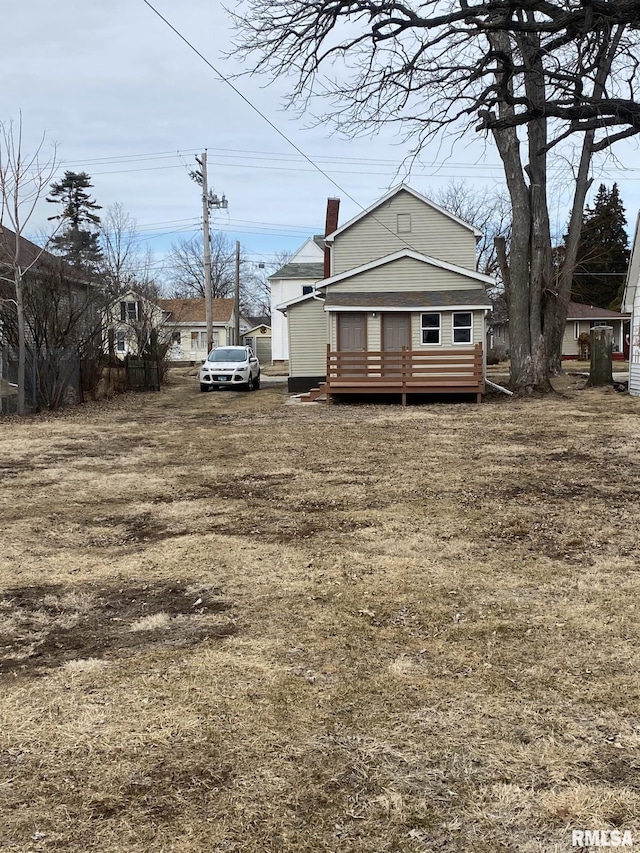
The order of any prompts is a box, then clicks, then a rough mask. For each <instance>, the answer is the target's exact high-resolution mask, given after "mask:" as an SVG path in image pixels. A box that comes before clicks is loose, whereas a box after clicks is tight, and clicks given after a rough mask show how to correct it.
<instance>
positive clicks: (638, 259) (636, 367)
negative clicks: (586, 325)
mask: <svg viewBox="0 0 640 853" xmlns="http://www.w3.org/2000/svg"><path fill="white" fill-rule="evenodd" d="M622 310H623V311H628V312H629V313H630V314H631V328H630V333H629V338H630V340H629V393H630V394H633V396H634V397H640V213H639V214H638V218H637V220H636V230H635V234H634V238H633V245H632V247H631V259H630V261H629V270H628V272H627V281H626V285H625V289H624V296H623V297H622Z"/></svg>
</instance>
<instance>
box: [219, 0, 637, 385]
mask: <svg viewBox="0 0 640 853" xmlns="http://www.w3.org/2000/svg"><path fill="white" fill-rule="evenodd" d="M234 17H235V21H236V25H237V27H238V33H239V36H238V39H237V43H236V45H235V49H236V51H239V53H240V56H241V57H242V58H244V59H248V60H249V61H250V64H251V68H252V70H253V71H254V72H263V71H265V70H268V71H270V72H271V73H272V74H274V75H279V76H284V75H287V74H288V75H291V74H294V78H293V82H292V87H291V92H290V100H291V102H292V103H297V104H299V105H301V106H302V108H306V107H307V106H308V103H309V100H310V99H311V98H314V97H316V96H320V97H325V98H327V99H328V102H329V103H330V104H331V107H330V108H329V112H328V114H325V115H321V116H319V120H320V121H323V122H324V121H333V122H335V124H336V126H337V128H338V129H339V130H340V131H341V132H343V133H346V134H351V135H356V134H360V133H363V132H375V131H376V130H377V129H379V128H381V127H382V126H385V125H387V126H389V125H391V126H397V127H398V129H399V131H400V132H401V133H402V132H403V133H405V136H406V137H407V141H408V142H410V143H411V145H412V148H413V156H415V157H418V156H419V154H420V152H421V151H422V150H423V148H424V147H425V146H426V144H427V143H428V142H429V141H430V140H432V139H434V138H435V137H437V136H440V135H441V133H443V132H445V133H455V134H467V133H473V132H475V133H478V134H480V135H481V136H482V137H484V138H487V137H491V138H492V139H493V142H494V143H495V145H496V148H497V150H498V152H499V155H500V158H501V160H502V165H503V169H504V174H505V179H506V184H507V188H508V192H509V197H510V202H511V220H512V231H511V240H510V251H509V254H508V256H507V255H506V254H505V255H504V258H503V260H504V263H505V276H504V277H505V284H506V285H507V287H508V288H509V304H510V336H511V341H512V346H511V371H512V384H513V386H514V387H515V388H516V389H517V390H518V391H521V392H523V393H528V392H531V391H533V390H534V389H536V388H538V389H542V390H547V389H549V388H550V381H549V380H550V376H551V375H552V374H553V373H554V372H555V371H557V370H559V369H560V354H561V341H562V331H563V328H564V325H565V322H566V311H567V304H568V301H569V297H570V292H571V279H572V274H573V269H574V265H575V258H576V251H577V245H578V241H579V236H580V227H581V223H582V211H583V208H584V203H585V198H586V194H587V192H588V189H589V187H590V184H591V167H592V162H593V158H594V156H595V155H597V154H598V153H600V152H606V151H607V150H608V149H609V148H610V147H611V146H612V145H613V144H614V143H616V142H617V141H618V140H620V139H624V138H626V137H630V136H633V135H635V134H637V133H639V132H640V105H639V104H638V103H637V101H636V91H637V86H638V82H639V80H638V77H639V75H640V63H638V61H637V56H638V49H639V46H640V36H639V35H638V11H637V0H620V2H615V3H613V2H603V3H597V4H593V3H577V2H576V3H570V4H569V3H566V2H565V0H523V2H519V3H514V2H511V0H457V2H452V3H450V4H444V5H443V4H442V3H441V2H439V0H426V2H420V3H417V2H415V3H411V2H408V3H396V2H391V3H389V2H387V0H336V2H333V3H315V2H312V0H248V8H247V11H246V13H243V14H240V13H237V14H235V15H234ZM325 69H327V71H328V72H330V73H328V74H327V75H325V74H324V73H323V72H324V70H325ZM320 75H322V76H320ZM567 157H569V159H570V160H571V161H572V169H571V189H572V195H573V200H572V203H571V214H570V218H569V224H568V229H567V234H568V237H567V247H566V252H565V254H564V261H563V266H562V268H560V269H557V268H556V266H555V265H554V256H553V247H552V235H551V226H550V216H549V195H550V192H552V191H553V189H554V188H553V187H550V182H549V178H548V167H549V163H550V162H555V163H558V162H560V161H561V160H562V161H563V162H566V158H567ZM552 158H555V160H554V159H552ZM563 158H564V159H563ZM503 248H504V247H503Z"/></svg>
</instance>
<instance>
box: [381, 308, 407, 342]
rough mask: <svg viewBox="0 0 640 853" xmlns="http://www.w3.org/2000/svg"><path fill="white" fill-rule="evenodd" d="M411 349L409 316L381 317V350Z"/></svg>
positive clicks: (393, 315)
mask: <svg viewBox="0 0 640 853" xmlns="http://www.w3.org/2000/svg"><path fill="white" fill-rule="evenodd" d="M403 347H404V348H405V349H411V320H410V317H409V314H401V313H396V312H393V313H389V314H383V315H382V349H383V350H401V349H402V348H403Z"/></svg>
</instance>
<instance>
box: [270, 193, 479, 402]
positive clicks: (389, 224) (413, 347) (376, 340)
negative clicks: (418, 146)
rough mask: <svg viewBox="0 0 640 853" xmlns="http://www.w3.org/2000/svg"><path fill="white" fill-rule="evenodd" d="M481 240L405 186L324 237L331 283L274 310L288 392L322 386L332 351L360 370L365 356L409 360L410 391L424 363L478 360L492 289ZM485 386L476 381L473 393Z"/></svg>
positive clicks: (468, 227) (326, 280)
mask: <svg viewBox="0 0 640 853" xmlns="http://www.w3.org/2000/svg"><path fill="white" fill-rule="evenodd" d="M479 237H480V232H479V231H478V230H477V229H476V228H474V227H473V226H472V225H470V224H469V223H467V222H464V221H463V220H461V219H459V218H458V217H457V216H454V215H453V214H451V213H449V212H448V211H446V210H444V209H443V208H441V207H440V206H439V205H437V204H435V203H434V202H432V201H430V200H429V199H427V198H426V197H425V196H423V195H421V194H420V193H417V192H416V191H415V190H413V189H411V187H408V186H406V185H404V184H402V185H400V186H399V187H396V188H394V189H393V190H391V191H390V192H388V193H387V194H386V195H385V196H384V197H383V198H381V199H379V200H378V201H377V202H375V204H373V205H371V207H369V208H368V209H367V210H365V211H364V212H363V213H360V214H359V215H358V216H356V217H354V218H353V219H351V220H350V221H349V222H346V223H345V224H344V225H342V226H340V227H335V228H334V229H333V230H332V231H331V232H330V233H328V234H327V236H326V237H325V243H326V245H327V246H329V247H330V248H329V252H330V258H329V260H330V263H329V275H328V276H326V277H325V278H324V279H323V280H321V281H318V282H317V284H316V288H315V291H314V292H312V293H309V294H305V295H302V294H299V295H298V296H297V297H295V298H292V299H290V300H289V302H288V303H286V304H285V305H284V306H282V305H281V306H280V310H281V311H286V314H287V317H288V321H289V323H288V325H289V389H290V390H291V391H293V392H297V391H304V390H307V389H309V388H311V387H312V386H313V385H315V384H317V383H318V382H322V380H323V379H324V378H325V376H326V375H327V358H328V355H327V352H328V350H329V351H330V352H334V351H335V352H337V353H340V352H349V353H354V352H355V353H363V355H364V356H365V358H363V363H364V362H365V361H366V359H368V358H369V356H370V359H369V361H370V362H371V363H373V362H374V361H375V360H376V359H377V360H380V359H381V358H383V359H384V357H385V353H394V352H395V353H399V352H402V351H403V350H405V351H409V352H410V353H415V354H416V356H415V359H414V361H415V369H416V370H417V373H416V375H415V376H412V377H410V378H411V380H412V383H413V386H414V387H416V388H417V386H418V385H419V381H420V378H421V377H425V376H426V375H427V373H428V372H429V371H430V370H433V368H432V367H429V366H428V365H427V366H425V364H423V363H422V362H424V361H425V359H426V360H429V361H430V363H431V364H432V365H435V366H436V369H438V367H437V366H438V365H439V364H440V363H441V361H439V359H440V360H441V359H442V358H445V359H456V358H460V357H462V356H464V357H465V358H466V357H467V356H468V357H469V358H470V359H471V358H473V354H474V353H480V358H482V353H483V344H484V341H485V334H486V332H485V322H486V315H487V313H488V311H489V310H490V308H491V299H490V298H489V296H488V295H487V288H489V287H492V286H493V285H494V284H495V282H494V280H493V279H491V278H489V277H488V276H486V275H482V274H481V273H479V272H477V269H476V243H477V240H478V238H479ZM275 313H276V314H277V312H275ZM392 358H393V357H391V358H388V359H387V360H388V361H389V363H391V361H392ZM411 358H413V356H411ZM338 361H339V358H338ZM418 361H420V362H421V365H422V366H420V367H418V366H417V363H418ZM367 369H369V368H367ZM412 369H413V368H412ZM349 370H350V372H351V375H352V376H353V369H349ZM392 372H393V371H392ZM396 373H397V370H396ZM374 374H375V375H377V376H381V375H382V377H383V378H384V375H383V374H381V373H380V369H378V372H377V373H376V371H375V370H374V373H369V374H367V376H368V377H369V378H370V379H371V378H373V376H374ZM402 376H405V373H404V368H403V372H402ZM474 377H477V371H476V369H475V368H474ZM474 381H476V380H475V379H474ZM481 382H482V376H481V375H480V380H477V384H478V388H479V391H478V393H481V390H482V386H481ZM455 384H456V383H455V381H452V382H451V387H450V388H445V389H444V390H445V391H451V390H452V389H453V387H454V386H455ZM422 391H424V388H422Z"/></svg>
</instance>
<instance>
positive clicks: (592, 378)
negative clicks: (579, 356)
mask: <svg viewBox="0 0 640 853" xmlns="http://www.w3.org/2000/svg"><path fill="white" fill-rule="evenodd" d="M587 385H588V386H591V387H598V386H601V385H613V327H612V326H594V327H593V329H591V369H590V371H589V381H588V382H587Z"/></svg>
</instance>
